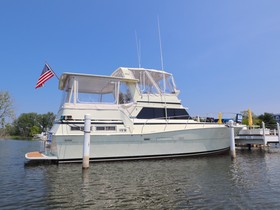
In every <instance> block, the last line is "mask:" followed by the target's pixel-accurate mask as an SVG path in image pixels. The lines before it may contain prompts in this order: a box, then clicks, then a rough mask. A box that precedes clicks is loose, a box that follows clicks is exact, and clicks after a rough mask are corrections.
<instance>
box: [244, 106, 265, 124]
mask: <svg viewBox="0 0 280 210" xmlns="http://www.w3.org/2000/svg"><path fill="white" fill-rule="evenodd" d="M241 114H242V117H243V118H242V124H244V125H249V123H248V110H245V111H242V112H241ZM252 119H253V124H254V125H259V124H261V121H260V119H259V118H258V116H257V115H255V114H254V113H253V112H252Z"/></svg>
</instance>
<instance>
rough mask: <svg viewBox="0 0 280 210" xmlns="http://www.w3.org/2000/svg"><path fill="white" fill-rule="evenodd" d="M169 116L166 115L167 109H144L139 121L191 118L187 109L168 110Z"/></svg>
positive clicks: (140, 113)
mask: <svg viewBox="0 0 280 210" xmlns="http://www.w3.org/2000/svg"><path fill="white" fill-rule="evenodd" d="M166 112H167V116H166V114H165V108H151V107H144V108H143V109H142V110H141V111H140V112H139V114H138V115H137V118H138V119H155V118H162V119H165V118H166V117H167V118H168V119H189V118H190V116H189V114H188V112H187V111H186V110H185V109H171V108H168V109H166Z"/></svg>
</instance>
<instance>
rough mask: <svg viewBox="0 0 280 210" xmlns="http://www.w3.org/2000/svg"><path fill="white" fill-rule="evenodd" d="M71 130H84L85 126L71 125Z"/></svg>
mask: <svg viewBox="0 0 280 210" xmlns="http://www.w3.org/2000/svg"><path fill="white" fill-rule="evenodd" d="M70 128H71V131H84V126H70ZM90 130H92V126H90Z"/></svg>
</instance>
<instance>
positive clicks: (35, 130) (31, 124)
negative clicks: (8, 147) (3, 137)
mask: <svg viewBox="0 0 280 210" xmlns="http://www.w3.org/2000/svg"><path fill="white" fill-rule="evenodd" d="M54 118H55V115H54V113H52V112H48V113H47V114H37V113H34V112H31V113H23V114H21V115H20V116H19V117H18V118H17V119H16V120H15V121H14V123H13V127H14V128H13V129H10V130H11V131H12V132H13V133H10V135H18V136H22V137H25V138H27V137H33V135H34V134H39V133H41V132H43V131H47V130H49V129H50V128H51V127H52V125H53V121H54Z"/></svg>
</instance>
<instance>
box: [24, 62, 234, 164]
mask: <svg viewBox="0 0 280 210" xmlns="http://www.w3.org/2000/svg"><path fill="white" fill-rule="evenodd" d="M59 89H60V90H62V91H63V100H62V104H61V106H60V108H59V111H58V113H57V116H56V120H55V123H54V126H53V128H52V129H51V131H50V132H49V137H48V140H47V141H46V142H45V145H46V146H45V149H44V151H41V152H35V153H34V152H33V153H28V154H26V158H27V159H29V160H39V159H40V160H42V159H47V160H56V161H58V162H64V161H81V160H82V151H83V136H84V132H83V131H84V125H83V123H84V122H83V119H84V116H85V115H86V114H87V115H90V116H91V117H92V118H91V122H90V123H91V126H90V127H91V131H90V136H91V137H90V138H91V143H90V145H91V151H90V160H92V161H108V160H128V159H146V158H162V157H181V156H189V155H199V154H208V153H217V152H222V151H226V150H228V148H229V145H230V138H229V135H230V133H229V131H228V129H227V127H226V126H225V125H223V124H221V125H220V124H217V123H203V122H199V121H195V120H194V119H192V118H190V116H189V114H188V112H187V111H186V109H185V108H184V107H183V106H182V104H181V101H180V99H179V98H178V95H179V93H180V91H179V90H178V89H177V88H176V85H175V82H174V79H173V76H172V74H170V73H167V72H165V71H159V70H154V69H144V68H125V67H120V68H118V69H117V70H115V71H114V72H113V73H112V74H111V76H101V75H90V74H80V73H64V74H62V76H61V77H60V82H59Z"/></svg>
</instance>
